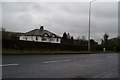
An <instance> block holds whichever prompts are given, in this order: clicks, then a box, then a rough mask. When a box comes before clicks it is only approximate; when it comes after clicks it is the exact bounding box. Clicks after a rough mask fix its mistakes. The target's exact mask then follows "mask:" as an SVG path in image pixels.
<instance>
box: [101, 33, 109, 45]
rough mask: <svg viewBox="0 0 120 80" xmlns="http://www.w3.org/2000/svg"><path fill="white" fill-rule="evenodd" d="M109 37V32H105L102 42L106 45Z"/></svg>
mask: <svg viewBox="0 0 120 80" xmlns="http://www.w3.org/2000/svg"><path fill="white" fill-rule="evenodd" d="M108 38H109V35H108V34H107V33H105V34H104V35H103V39H101V41H102V44H104V45H106V44H107V42H108Z"/></svg>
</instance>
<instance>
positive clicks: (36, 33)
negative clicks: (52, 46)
mask: <svg viewBox="0 0 120 80" xmlns="http://www.w3.org/2000/svg"><path fill="white" fill-rule="evenodd" d="M45 34H46V35H47V36H48V37H51V36H54V37H60V36H59V35H56V34H54V33H52V32H50V31H48V30H44V29H34V30H32V31H29V32H27V33H24V34H23V35H26V36H45Z"/></svg>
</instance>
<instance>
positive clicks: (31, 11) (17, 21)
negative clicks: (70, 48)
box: [2, 1, 118, 42]
mask: <svg viewBox="0 0 120 80" xmlns="http://www.w3.org/2000/svg"><path fill="white" fill-rule="evenodd" d="M117 4H118V3H117V2H97V1H96V2H93V3H92V9H91V38H93V39H94V40H96V41H99V42H100V41H101V38H103V34H104V33H108V34H109V36H110V38H112V37H116V36H117V35H118V5H117ZM88 11H89V3H88V2H3V3H2V26H3V27H5V28H6V30H8V31H14V32H27V31H30V30H33V29H36V28H39V27H40V25H43V26H44V28H45V29H47V30H49V31H51V32H54V33H56V34H58V35H60V36H62V34H63V32H67V33H70V35H71V36H73V37H74V38H76V37H78V36H86V39H87V38H88V20H89V19H88V18H89V15H88V14H89V13H88Z"/></svg>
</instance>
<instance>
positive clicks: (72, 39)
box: [70, 36, 74, 45]
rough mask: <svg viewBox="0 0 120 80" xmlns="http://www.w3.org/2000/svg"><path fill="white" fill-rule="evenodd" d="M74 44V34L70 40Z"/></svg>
mask: <svg viewBox="0 0 120 80" xmlns="http://www.w3.org/2000/svg"><path fill="white" fill-rule="evenodd" d="M70 43H71V44H72V45H73V44H74V38H73V36H72V37H71V42H70Z"/></svg>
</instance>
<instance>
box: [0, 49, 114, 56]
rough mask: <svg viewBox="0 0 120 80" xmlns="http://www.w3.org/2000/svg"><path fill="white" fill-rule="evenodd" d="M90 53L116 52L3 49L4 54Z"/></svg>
mask: <svg viewBox="0 0 120 80" xmlns="http://www.w3.org/2000/svg"><path fill="white" fill-rule="evenodd" d="M71 53H73V54H88V53H115V52H113V51H106V52H103V51H60V50H14V49H2V54H3V55H4V54H71Z"/></svg>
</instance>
